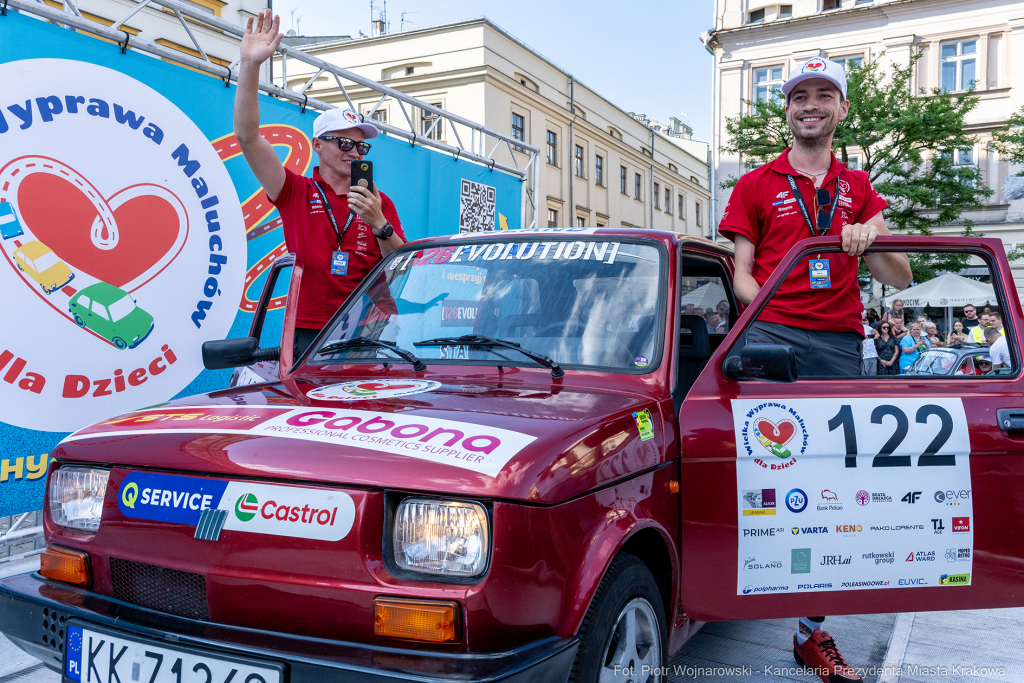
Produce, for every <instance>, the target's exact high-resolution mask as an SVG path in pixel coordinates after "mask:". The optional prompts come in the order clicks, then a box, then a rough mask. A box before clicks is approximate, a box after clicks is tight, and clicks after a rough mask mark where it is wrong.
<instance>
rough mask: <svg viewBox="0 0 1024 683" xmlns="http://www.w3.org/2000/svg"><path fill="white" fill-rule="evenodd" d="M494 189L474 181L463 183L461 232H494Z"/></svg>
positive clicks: (460, 212) (460, 216)
mask: <svg viewBox="0 0 1024 683" xmlns="http://www.w3.org/2000/svg"><path fill="white" fill-rule="evenodd" d="M494 200H495V193H494V188H493V187H489V186H487V185H481V184H480V183H474V182H473V181H472V180H463V181H462V195H461V198H460V203H459V232H460V233H461V232H482V231H484V230H494V203H495V201H494Z"/></svg>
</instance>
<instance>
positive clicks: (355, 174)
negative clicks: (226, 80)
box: [352, 160, 373, 192]
mask: <svg viewBox="0 0 1024 683" xmlns="http://www.w3.org/2000/svg"><path fill="white" fill-rule="evenodd" d="M352 187H365V188H366V189H367V190H369V191H370V192H373V162H372V161H366V160H360V161H353V162H352Z"/></svg>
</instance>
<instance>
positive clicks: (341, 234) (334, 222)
mask: <svg viewBox="0 0 1024 683" xmlns="http://www.w3.org/2000/svg"><path fill="white" fill-rule="evenodd" d="M313 184H314V185H316V191H317V192H319V193H320V199H321V201H323V203H324V211H326V212H327V218H329V219H330V221H331V227H332V228H334V234H335V235H336V236H337V237H338V250H339V251H340V250H341V238H342V237H344V236H345V233H347V232H348V226H350V225H352V219H353V218H355V212H353V211H352V207H349V209H348V220H346V221H345V227H343V228H342V229H341V232H338V221H337V219H335V218H334V210H333V209H332V208H331V203H330V202H329V201H327V194H326V193H325V192H324V189H323V188H322V187H320V183H318V182H317V181H315V180H314V181H313ZM836 187H838V185H837V186H836ZM832 210H833V211H835V207H833V209H832Z"/></svg>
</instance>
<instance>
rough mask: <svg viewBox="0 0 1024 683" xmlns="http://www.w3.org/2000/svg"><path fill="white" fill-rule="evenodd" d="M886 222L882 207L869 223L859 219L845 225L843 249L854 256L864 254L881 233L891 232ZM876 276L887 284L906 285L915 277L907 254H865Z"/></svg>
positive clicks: (898, 287) (872, 273)
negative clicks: (860, 221) (858, 221)
mask: <svg viewBox="0 0 1024 683" xmlns="http://www.w3.org/2000/svg"><path fill="white" fill-rule="evenodd" d="M891 234H892V233H891V232H890V231H889V228H887V227H886V226H885V219H884V218H883V217H882V212H881V211H879V212H878V213H876V214H875V215H874V216H872V217H871V220H869V221H867V222H866V223H855V224H853V225H847V226H846V227H845V228H843V251H845V252H846V253H847V254H850V255H851V256H860V255H861V254H863V253H864V251H865V250H866V249H867V248H868V247H870V246H871V244H872V243H873V242H874V241H875V238H876V237H878V236H879V235H891ZM864 262H865V263H867V266H868V270H870V271H871V275H872V277H874V278H875V279H876V280H878V281H879V282H880V283H882V284H883V285H889V286H890V287H895V288H896V289H906V288H907V287H909V286H910V283H911V281H912V280H913V279H914V276H913V273H911V272H910V260H909V259H908V258H907V255H906V254H900V253H897V252H893V251H889V252H880V253H875V254H867V255H866V256H864Z"/></svg>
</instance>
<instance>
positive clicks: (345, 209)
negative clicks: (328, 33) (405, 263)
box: [235, 10, 405, 354]
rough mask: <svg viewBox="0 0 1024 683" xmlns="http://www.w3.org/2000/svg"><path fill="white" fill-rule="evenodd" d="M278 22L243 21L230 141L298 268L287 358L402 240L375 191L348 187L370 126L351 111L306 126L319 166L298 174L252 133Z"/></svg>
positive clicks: (389, 206)
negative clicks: (273, 212)
mask: <svg viewBox="0 0 1024 683" xmlns="http://www.w3.org/2000/svg"><path fill="white" fill-rule="evenodd" d="M279 26H280V17H272V16H271V11H270V10H264V11H263V12H260V14H259V15H258V16H257V17H256V20H255V26H254V21H253V19H252V18H250V19H249V21H248V26H247V27H246V32H245V35H244V36H243V38H242V46H241V61H240V62H239V67H238V88H237V89H236V91H235V137H236V138H237V139H238V145H239V147H240V148H241V150H242V153H243V154H244V155H245V160H246V161H247V162H248V163H249V167H250V168H251V169H252V171H253V173H254V174H255V175H256V179H257V180H258V181H259V182H260V185H262V186H263V191H264V192H266V193H267V197H268V198H269V199H270V201H271V202H272V203H273V204H274V206H276V207H277V210H278V212H279V213H280V214H281V222H282V227H283V230H284V237H285V243H286V244H287V246H288V250H289V251H291V252H294V253H295V254H296V255H298V256H299V257H300V258H301V259H302V261H303V265H304V268H305V270H304V272H303V275H302V287H301V289H300V291H299V304H298V311H297V318H296V322H295V325H296V331H295V353H296V354H299V353H301V352H302V351H304V350H305V348H306V347H307V346H308V345H309V344H310V343H311V342H312V341H313V339H314V338H315V337H316V335H317V334H319V333H320V330H322V329H323V327H324V325H326V324H327V321H328V320H330V318H331V316H332V315H333V314H334V312H335V311H336V310H338V307H339V306H340V305H341V304H342V303H343V302H344V301H345V299H346V298H348V296H349V294H351V293H352V291H353V290H354V289H355V288H356V287H357V286H359V283H360V282H361V281H362V279H363V278H364V277H365V276H366V274H367V273H369V272H370V270H371V269H372V268H373V267H374V266H375V265H376V264H377V263H378V262H379V261H380V260H381V258H383V257H384V256H385V255H387V254H388V253H390V252H391V251H393V250H394V249H396V248H398V247H400V246H401V245H402V244H404V243H405V235H404V233H403V232H402V226H401V223H400V222H399V220H398V212H397V211H396V209H395V205H394V203H393V202H392V201H391V199H389V198H388V196H387V195H385V194H384V193H382V192H379V191H378V190H377V188H376V187H370V188H367V187H359V186H358V185H356V186H353V185H352V164H353V163H354V162H358V161H360V160H362V158H363V157H364V156H366V155H367V154H368V153H369V152H370V148H371V145H370V143H369V142H367V140H371V139H373V138H375V137H377V135H378V131H377V128H376V127H375V126H373V125H372V124H370V123H366V122H365V121H363V120H362V117H360V116H359V115H358V114H356V113H355V112H354V111H352V110H351V109H331V110H329V111H326V112H324V113H323V114H321V115H320V116H318V117H317V118H316V120H315V121H314V122H313V142H312V147H313V151H314V152H316V153H317V156H318V158H319V162H320V164H319V166H317V167H315V168H314V169H313V177H312V178H306V177H304V176H300V175H298V174H297V173H295V172H294V171H292V170H291V169H290V168H287V167H286V166H284V165H283V164H282V163H281V160H280V159H279V158H278V156H277V152H276V151H275V150H274V147H273V145H272V143H271V142H269V141H267V140H266V139H265V138H263V137H262V136H261V135H260V131H259V124H260V110H259V93H258V87H257V86H258V80H259V70H260V66H261V65H262V64H263V62H265V61H266V60H267V59H269V58H270V57H271V56H272V55H273V54H274V51H275V50H276V49H277V47H278V46H279V45H280V44H281V33H280V32H279V31H278V28H279Z"/></svg>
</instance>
